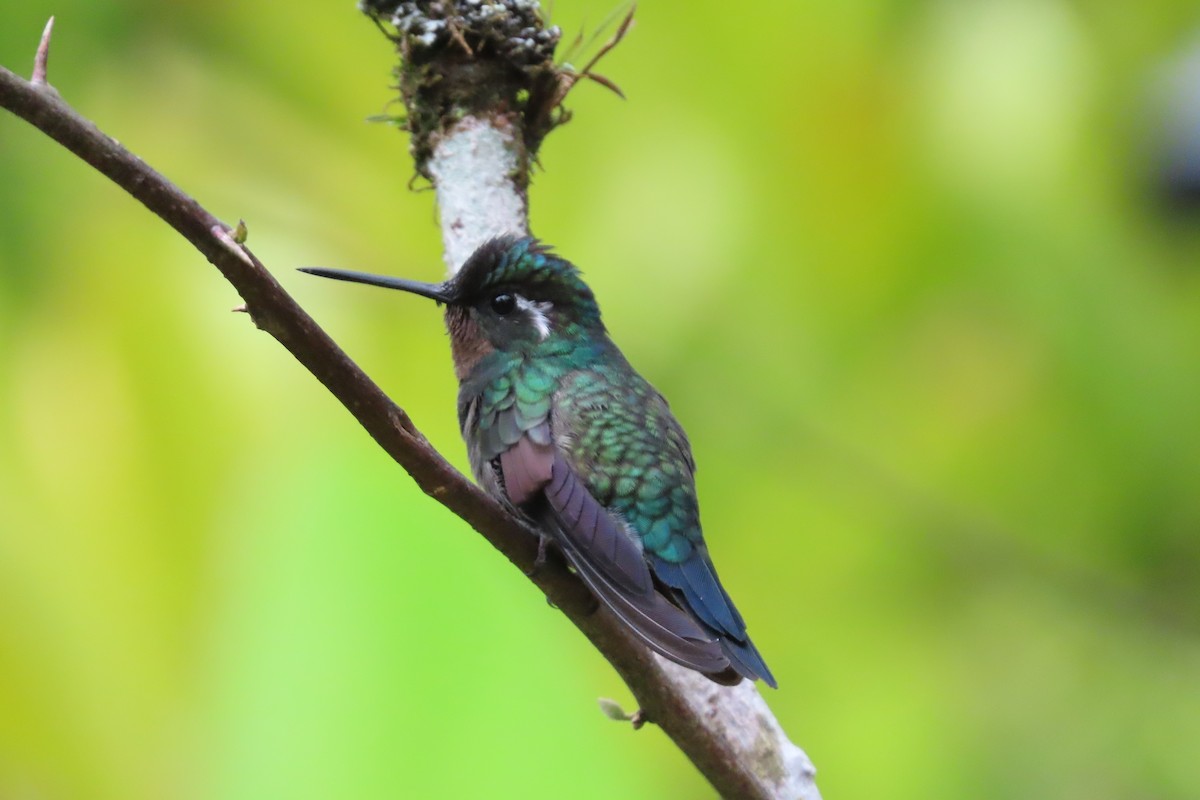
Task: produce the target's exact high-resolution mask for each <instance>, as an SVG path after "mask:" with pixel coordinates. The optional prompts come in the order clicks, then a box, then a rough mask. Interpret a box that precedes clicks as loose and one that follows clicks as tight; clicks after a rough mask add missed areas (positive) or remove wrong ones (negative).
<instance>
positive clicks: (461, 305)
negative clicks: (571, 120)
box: [302, 236, 604, 380]
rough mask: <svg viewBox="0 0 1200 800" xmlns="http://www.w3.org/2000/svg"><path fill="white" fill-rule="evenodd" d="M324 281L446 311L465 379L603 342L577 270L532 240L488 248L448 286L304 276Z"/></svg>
mask: <svg viewBox="0 0 1200 800" xmlns="http://www.w3.org/2000/svg"><path fill="white" fill-rule="evenodd" d="M302 271H303V272H308V273H311V274H313V275H320V276H322V277H325V278H336V279H338V280H345V281H355V282H357V283H367V284H371V285H373V286H384V287H387V288H390V289H400V290H401V291H405V292H411V293H413V294H417V295H421V296H422V297H428V298H431V299H433V300H436V301H437V302H439V303H444V304H445V305H446V325H447V327H448V328H449V330H450V339H451V344H452V346H453V348H454V360H455V363H456V365H457V367H458V369H457V371H458V373H459V379H460V380H461V379H462V378H464V377H465V375H467V374H470V371H471V369H472V368H473V367H474V365H475V364H477V363H478V361H479V359H480V358H482V357H484V356H485V355H487V354H488V353H490V352H492V351H495V350H500V351H504V352H511V351H515V352H532V351H533V350H534V349H536V348H537V347H538V346H539V345H540V344H542V343H543V342H546V341H548V340H550V339H576V338H580V337H586V336H587V335H588V334H603V333H604V325H603V323H602V322H601V321H600V307H599V306H598V305H597V304H596V298H595V297H594V296H593V295H592V290H591V289H589V288H588V285H587V284H586V283H584V282H583V279H582V278H581V277H580V276H579V270H578V269H576V267H575V266H574V265H573V264H571V262H569V261H567V260H565V259H562V258H559V257H557V256H555V255H553V254H552V253H551V252H550V249H549V248H548V247H546V246H545V245H542V244H541V243H540V242H538V241H537V240H536V239H533V238H532V237H528V236H525V237H517V236H498V237H496V238H495V239H491V240H489V241H487V242H485V243H484V244H483V245H481V246H480V247H479V249H478V250H476V251H475V252H474V253H472V254H471V257H470V258H468V259H467V261H466V263H465V264H463V266H462V269H460V270H459V271H458V273H457V274H456V275H455V276H454V277H452V278H450V279H449V280H446V281H443V282H442V283H420V282H417V281H410V280H405V279H403V278H391V277H386V276H381V275H371V274H368V273H363V272H350V271H346V270H333V269H321V268H304V269H303V270H302Z"/></svg>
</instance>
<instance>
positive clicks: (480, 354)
mask: <svg viewBox="0 0 1200 800" xmlns="http://www.w3.org/2000/svg"><path fill="white" fill-rule="evenodd" d="M302 271H303V272H308V273H310V274H313V275H318V276H321V277H325V278H334V279H337V280H343V281H353V282H356V283H365V284H370V285H373V286H383V287H386V288H389V289H399V290H401V291H404V292H409V293H412V294H416V295H420V296H421V297H426V298H430V299H432V300H435V301H437V302H438V303H439V304H440V305H445V308H446V310H445V318H446V327H447V329H448V330H449V333H450V348H451V353H452V355H453V358H454V370H455V375H456V377H457V378H458V383H459V393H458V422H459V427H460V428H461V430H462V435H463V438H464V439H465V441H466V444H467V451H468V455H469V458H470V462H471V469H472V472H473V473H474V475H475V479H476V481H478V483H479V484H480V485H481V486H482V487H483V488H484V489H485V490H486V491H487V492H488V493H489V494H491V495H492V496H494V497H496V498H497V499H499V500H500V501H501V502H502V503H504V504H505V505H506V506H507V507H508V508H509V509H510V510H512V511H514V512H515V513H517V514H520V515H523V516H524V517H525V518H526V519H528V520H530V521H531V522H532V523H533V524H534V525H535V527H536V528H537V529H538V531H539V532H540V534H541V536H542V537H543V538H542V539H541V541H540V542H539V545H540V546H539V558H541V557H542V556H543V555H544V549H543V548H544V546H545V542H546V541H547V540H549V541H550V542H553V543H554V544H555V545H556V546H557V547H558V549H559V550H560V551H561V552H562V554H563V556H564V557H565V558H566V560H567V562H568V563H569V564H570V565H571V567H572V568H573V569H574V571H575V572H576V574H577V575H578V576H579V577H580V578H581V579H582V580H583V582H584V583H585V584H586V585H587V587H588V588H589V589H590V590H591V592H592V593H593V594H594V595H595V597H596V598H597V599H598V600H599V601H600V602H601V603H603V604H604V605H605V606H607V607H608V608H609V609H610V610H611V611H612V612H613V614H615V615H616V616H617V618H618V619H620V620H621V622H623V623H624V624H625V625H626V626H628V628H629V629H630V630H631V631H632V632H633V633H634V634H635V635H636V636H637V637H638V638H639V639H640V640H641V641H642V642H644V643H645V644H646V645H647V646H649V647H650V648H651V649H652V650H654V651H655V652H657V653H660V654H661V655H663V656H665V657H666V658H668V659H670V660H672V661H674V662H676V663H678V664H682V665H683V666H685V667H688V668H691V669H693V670H696V671H698V672H701V673H703V674H705V675H707V676H709V677H710V678H712V679H713V680H716V681H718V682H728V681H729V679H730V678H731V677H732V678H733V680H734V682H737V681H738V680H740V679H741V678H743V677H744V678H748V679H750V680H762V681H763V682H765V683H766V684H768V685H769V686H771V687H773V688H774V687H775V686H776V682H775V678H774V676H772V675H771V671H770V670H769V669H768V668H767V665H766V663H765V662H764V661H763V658H762V656H761V655H760V654H759V652H758V649H757V648H756V647H755V646H754V643H753V642H751V641H750V637H749V636H748V635H747V633H746V624H745V622H744V621H743V619H742V616H741V614H739V613H738V610H737V608H736V607H735V606H734V604H733V601H732V600H731V599H730V598H729V594H728V593H727V592H726V591H725V589H724V587H722V585H721V582H720V580H719V579H718V577H717V571H716V569H715V568H714V567H713V563H712V559H711V558H710V557H709V553H708V547H707V546H706V545H705V542H704V538H703V536H702V534H701V529H700V511H699V506H698V504H697V499H696V485H695V478H694V474H695V471H696V462H695V460H694V459H693V457H692V449H691V445H690V444H689V442H688V438H687V436H686V434H684V432H683V428H682V427H681V426H680V424H679V422H677V421H676V419H675V417H674V415H673V414H672V413H671V410H670V408H669V406H668V405H667V401H666V399H664V398H663V396H662V395H661V394H660V393H659V392H658V391H657V390H656V389H655V388H654V387H653V386H651V385H650V383H649V382H647V381H646V379H645V378H643V377H642V376H641V375H640V374H638V372H637V371H636V370H635V369H634V368H633V367H632V366H630V364H629V362H628V361H627V360H626V359H625V356H624V354H622V352H621V351H620V349H618V348H617V346H616V345H615V344H614V343H613V341H612V339H610V338H609V336H608V332H607V331H606V329H605V327H604V323H603V322H602V321H601V318H600V307H599V305H598V304H597V303H596V298H595V295H593V293H592V290H591V289H590V288H589V287H588V285H587V284H586V283H584V281H583V278H582V277H581V276H580V272H579V269H578V268H576V267H575V266H574V265H573V264H572V263H571V262H569V261H567V260H566V259H563V258H560V257H559V256H557V255H555V254H554V253H553V252H552V251H551V249H550V248H549V247H547V246H545V245H543V244H542V243H540V242H539V241H538V240H536V239H533V238H531V237H518V236H501V237H497V238H494V239H491V240H489V241H487V242H485V243H484V244H483V245H481V246H480V247H479V249H478V250H476V251H475V252H474V253H473V254H472V255H471V256H470V257H469V258H468V259H467V261H466V262H465V263H464V264H463V266H462V269H460V270H459V271H458V273H456V274H455V275H454V276H452V277H451V278H449V279H448V280H446V281H444V282H442V283H421V282H418V281H412V280H406V279H403V278H393V277H388V276H382V275H372V274H369V273H365V272H353V271H349V270H338V269H325V268H314V267H306V268H303V269H302ZM731 670H732V675H731Z"/></svg>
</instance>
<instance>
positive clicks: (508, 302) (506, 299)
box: [492, 292, 517, 317]
mask: <svg viewBox="0 0 1200 800" xmlns="http://www.w3.org/2000/svg"><path fill="white" fill-rule="evenodd" d="M516 307H517V298H515V297H513V296H512V295H511V294H508V293H507V292H501V293H500V294H498V295H496V296H495V297H493V298H492V311H495V312H496V313H497V314H499V315H500V316H502V317H503V316H504V315H505V314H509V313H512V310H513V309H514V308H516Z"/></svg>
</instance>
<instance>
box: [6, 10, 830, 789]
mask: <svg viewBox="0 0 1200 800" xmlns="http://www.w3.org/2000/svg"><path fill="white" fill-rule="evenodd" d="M365 5H366V6H367V8H368V10H369V11H370V5H369V4H365ZM514 5H521V6H522V7H524V8H526V9H527V5H528V4H526V3H519V4H518V3H514ZM50 30H51V25H49V24H48V25H47V27H46V32H45V33H44V35H43V38H42V43H41V45H40V46H39V48H38V56H37V58H36V60H35V70H34V80H33V81H25V80H24V79H22V78H20V77H18V76H17V75H15V74H13V73H12V72H10V71H8V70H7V69H4V68H3V67H0V106H3V107H4V108H6V109H8V110H9V111H11V112H13V113H14V114H16V115H17V116H19V117H21V118H23V119H25V120H26V121H28V122H29V123H30V124H32V125H34V126H35V127H37V128H38V129H40V130H41V131H42V132H44V133H45V134H46V135H47V136H49V137H50V138H52V139H54V140H55V141H57V142H58V143H60V144H61V145H63V146H64V147H65V148H67V149H68V150H70V151H71V152H72V153H74V154H75V155H77V156H79V157H80V158H81V159H83V160H84V161H86V162H87V163H88V164H91V165H92V166H93V167H95V168H96V169H97V170H98V171H100V172H101V173H103V174H104V175H105V176H107V177H108V178H109V179H111V180H112V181H113V182H114V183H116V184H117V185H118V186H120V187H121V188H123V189H124V190H125V191H126V192H128V193H129V194H130V195H132V196H133V197H135V198H136V199H137V200H139V201H140V202H141V203H142V204H143V205H145V206H146V207H147V208H148V209H150V211H152V212H153V213H155V214H156V215H158V216H159V217H160V218H162V219H163V220H164V221H165V222H167V223H168V224H169V225H171V227H173V228H174V229H175V230H176V231H178V232H179V233H180V234H181V235H182V236H183V237H184V238H186V239H187V240H188V241H189V242H191V243H192V245H193V246H194V247H195V248H196V249H197V250H199V251H200V252H201V253H202V254H203V255H204V256H205V257H206V258H207V259H208V260H209V261H210V262H211V263H212V264H213V265H214V266H215V267H216V268H217V269H218V270H220V272H221V274H222V275H224V276H225V278H226V280H228V281H229V282H230V284H232V285H233V287H234V288H235V289H236V290H237V292H238V294H239V295H241V297H242V299H243V300H244V301H245V306H244V307H243V308H241V309H238V310H244V311H246V312H247V313H248V314H249V315H250V317H251V319H252V320H253V321H254V323H255V325H257V326H258V327H259V328H260V329H262V330H264V331H266V332H267V333H269V334H270V335H271V336H272V337H274V338H275V339H276V340H277V341H279V343H280V344H282V345H283V346H284V347H285V348H286V349H287V350H288V352H290V353H291V354H292V355H293V356H294V357H295V358H296V360H298V361H299V362H300V363H301V364H302V365H303V366H304V367H305V368H306V369H307V370H308V371H309V372H311V373H312V374H313V376H315V377H316V378H317V380H319V381H320V382H321V384H322V385H324V386H325V388H326V389H328V390H329V391H330V392H331V393H332V394H333V395H334V396H335V397H336V398H337V399H338V400H339V401H340V402H341V403H342V404H343V405H344V406H345V407H346V409H347V410H348V411H350V413H351V414H352V415H353V416H354V417H355V419H357V420H358V422H359V424H361V425H362V426H363V428H365V429H366V431H367V432H368V433H369V434H370V435H371V437H372V438H374V439H375V441H376V442H377V443H378V444H379V445H380V447H382V448H383V449H384V450H385V451H386V452H387V453H388V454H389V455H390V456H392V458H393V459H395V461H396V462H397V463H398V464H400V465H401V466H402V467H403V468H404V469H405V470H406V471H407V472H408V473H409V474H410V475H411V476H412V477H413V479H414V480H415V481H416V482H417V485H419V486H420V487H421V489H422V490H423V491H425V492H426V493H427V494H428V495H430V496H431V497H433V498H434V499H436V500H437V501H438V502H440V503H442V504H443V505H444V506H446V507H447V508H448V509H450V510H451V511H453V512H454V513H455V514H457V515H458V516H459V517H461V518H462V519H463V520H465V521H466V522H467V523H468V524H470V525H471V526H472V527H473V528H474V529H475V530H477V531H478V532H479V533H481V534H482V535H483V536H484V537H485V538H486V539H487V540H488V541H489V542H490V543H491V544H492V545H493V546H494V547H495V548H496V549H497V550H499V551H500V552H501V553H503V554H504V556H505V557H506V558H508V559H509V561H511V562H512V563H513V564H514V565H515V566H517V567H518V568H519V569H521V570H522V571H523V572H525V573H526V574H527V575H528V574H530V572H532V571H533V570H532V567H533V563H534V559H535V557H536V536H535V535H534V533H533V532H532V531H531V530H530V529H529V528H528V527H526V526H525V525H524V524H523V523H522V522H521V521H520V520H518V519H516V518H515V517H513V516H511V515H509V514H508V513H507V512H506V511H505V510H504V509H503V508H502V507H501V506H500V505H499V504H498V503H497V502H496V501H495V500H493V499H492V498H490V497H489V496H488V495H487V494H485V493H484V492H483V491H482V490H480V489H479V488H477V487H476V486H475V485H474V484H473V483H471V482H470V481H469V480H468V479H466V478H465V477H464V476H463V475H462V474H461V473H459V472H458V471H457V470H455V469H454V467H452V466H451V465H450V464H449V462H447V461H446V460H445V459H444V458H442V456H441V455H440V454H439V453H438V452H437V451H436V450H434V449H433V447H432V446H431V445H430V444H429V442H428V441H427V440H426V439H425V437H424V436H423V435H422V434H421V433H420V431H418V430H417V429H416V427H415V426H414V425H413V423H412V421H411V420H410V419H409V417H408V415H407V414H406V413H405V412H404V410H403V409H401V408H400V407H399V406H397V405H396V404H395V403H393V402H392V401H391V400H390V399H389V398H388V397H387V396H386V395H385V394H384V393H383V392H382V390H380V388H379V387H378V386H377V385H375V383H374V382H372V381H371V379H370V378H368V377H367V376H366V374H364V373H363V371H362V370H361V369H360V368H359V367H358V366H357V365H356V364H355V363H354V362H352V361H351V360H350V359H349V358H348V357H347V356H346V354H345V353H343V352H342V350H341V349H340V348H339V347H338V346H337V344H335V343H334V341H333V340H332V339H330V337H329V336H328V335H327V334H326V333H325V332H324V331H323V330H321V328H320V327H318V326H317V324H316V323H315V322H314V321H313V320H312V318H311V317H309V316H308V314H307V313H305V311H304V310H303V309H302V308H300V306H299V305H297V303H296V302H295V301H294V300H293V299H292V298H291V297H290V296H289V295H288V294H287V292H285V291H284V290H283V287H282V286H280V285H279V283H278V282H277V281H276V280H275V278H274V277H273V276H272V275H271V274H270V273H269V272H268V271H267V270H266V268H265V267H264V266H263V265H262V263H261V262H260V261H259V260H258V259H257V258H256V257H255V256H254V254H253V253H251V252H250V250H249V249H248V248H246V247H245V246H244V245H243V244H242V241H243V239H244V230H242V229H241V228H240V226H239V229H238V230H235V229H231V228H230V227H229V226H227V225H225V224H224V223H222V222H221V221H220V220H218V219H217V218H216V217H214V216H213V215H212V214H210V213H209V212H208V211H206V210H205V209H204V208H203V207H202V206H201V205H200V204H199V203H197V202H196V201H195V200H194V199H192V198H191V197H190V196H188V195H187V194H185V193H184V192H182V191H181V190H180V189H179V188H178V187H176V186H175V185H173V184H172V183H171V182H170V181H168V180H167V179H166V178H164V177H163V176H162V175H161V174H159V173H158V172H156V171H155V170H153V169H152V168H150V167H149V166H148V165H146V164H145V163H144V162H142V161H141V159H139V158H137V157H136V156H134V155H133V154H132V153H130V152H129V151H127V150H125V149H124V148H123V147H121V146H120V145H119V144H118V143H117V142H116V141H115V140H114V139H112V138H110V137H109V136H107V135H105V134H104V133H103V132H101V131H100V130H99V129H98V128H97V127H96V126H95V125H93V124H92V123H91V122H89V121H88V120H87V119H85V118H84V117H82V116H80V115H79V114H78V113H77V112H75V111H74V110H73V109H72V108H71V107H70V106H69V105H68V104H67V103H66V102H64V101H63V100H62V99H61V98H60V97H59V95H58V92H57V91H55V90H54V88H53V87H52V86H51V85H50V84H49V83H48V81H47V75H46V53H47V52H48V49H49V40H50ZM539 30H540V28H539ZM395 38H396V41H397V42H398V43H399V44H400V45H401V49H402V51H403V50H404V48H405V47H411V42H410V41H408V39H407V38H405V37H404V36H399V35H398V36H396V37H395ZM447 38H448V40H450V41H453V42H455V43H456V44H458V45H465V46H460V55H461V58H460V59H459V63H461V64H467V65H471V66H468V67H467V68H468V69H472V68H478V67H479V64H477V63H474V64H473V62H475V61H478V60H479V59H476V54H479V53H481V52H484V53H486V51H487V50H488V48H487V47H486V42H480V41H478V40H477V39H476V40H475V41H474V42H472V40H471V36H470V35H469V32H467V31H464V30H462V29H461V28H455V27H454V26H453V25H451V26H449V32H448V36H447ZM554 38H555V39H556V37H554ZM544 40H545V38H544V39H543V41H544ZM550 50H551V52H552V50H553V46H552V44H551V47H550ZM491 66H492V67H494V65H491ZM475 78H476V79H477V78H479V75H478V74H475ZM559 78H560V74H559V73H558V72H557V71H550V72H545V71H542V72H538V73H537V74H536V75H535V80H534V81H533V84H532V87H533V88H532V91H530V88H529V86H522V87H518V88H519V89H520V90H521V91H525V92H529V94H528V95H527V97H528V103H527V104H526V105H524V106H520V105H518V106H512V105H509V106H507V107H502V106H496V105H494V104H489V103H488V102H481V103H480V104H479V105H477V106H475V107H474V111H473V112H472V113H468V114H460V115H459V116H458V118H457V119H456V120H454V121H453V124H451V125H445V124H444V123H445V120H444V119H443V118H442V117H440V116H438V117H437V118H436V119H435V124H434V126H433V127H432V128H431V129H430V131H429V133H430V134H431V136H430V138H429V139H427V140H426V145H427V146H428V147H427V149H426V150H425V151H424V159H422V157H421V155H422V154H421V153H419V152H418V150H419V146H418V144H419V143H418V144H415V145H414V154H415V155H417V156H418V162H417V163H418V170H419V171H421V172H422V174H426V175H427V177H430V179H431V180H433V181H434V182H435V185H436V187H437V189H438V199H439V203H440V204H441V213H442V225H443V231H444V238H445V241H446V254H447V263H448V264H449V265H450V268H451V270H453V269H455V268H457V266H459V265H461V263H462V261H463V260H465V258H466V255H467V254H469V253H470V252H471V250H472V249H473V248H474V246H475V245H476V244H477V243H478V242H480V241H482V240H484V239H486V238H488V237H490V236H492V235H494V234H496V233H499V232H502V231H506V230H524V229H525V228H526V211H525V209H526V200H525V186H526V182H527V176H528V162H529V158H530V156H529V154H530V153H531V152H535V151H536V147H537V144H538V143H540V140H541V138H542V137H543V136H544V135H545V133H546V132H547V131H548V130H549V127H552V125H553V124H557V122H560V121H562V116H561V114H560V115H559V116H555V113H556V111H555V109H557V107H558V106H557V104H558V102H559V101H561V99H562V94H563V92H561V91H560V87H561V86H562V84H561V83H560V82H559ZM473 80H474V79H471V80H468V81H467V83H468V84H470V83H471V82H472V81H473ZM574 80H577V78H575V79H573V80H572V82H574ZM568 88H569V87H568ZM506 91H507V90H506ZM499 96H500V95H495V94H494V95H491V97H492V99H493V100H495V98H496V97H499ZM514 97H515V96H514ZM406 99H407V98H406ZM547 102H552V103H553V106H552V107H551V108H549V109H547V108H546V106H545V103H547ZM539 103H540V104H541V105H539ZM412 110H413V107H412V106H410V115H411V112H412ZM418 110H419V103H418ZM514 114H516V116H514ZM410 120H411V116H410ZM528 120H534V121H535V129H533V130H531V129H530V128H529V127H527V126H526V124H525V123H526V121H528ZM538 121H540V122H538ZM537 124H540V125H541V127H540V128H539V127H536V126H537ZM414 141H416V140H414ZM484 145H486V146H484ZM481 175H484V176H487V177H486V180H485V181H483V182H482V183H481V182H480V181H479V176H481ZM530 579H531V580H532V581H533V583H535V584H536V585H537V586H538V588H539V589H540V590H541V591H542V592H544V593H545V595H546V597H547V598H548V599H549V600H550V601H551V602H552V603H553V604H554V605H555V606H557V607H558V608H559V609H561V610H562V612H563V613H564V614H566V615H567V617H568V618H569V619H570V620H571V621H572V622H573V623H574V624H575V625H576V627H578V628H579V629H580V631H582V632H583V633H584V635H586V636H587V637H588V639H589V640H590V641H591V642H592V643H593V645H594V646H595V647H596V648H597V649H598V650H599V651H600V653H601V654H602V655H604V657H605V658H607V659H608V661H609V662H610V663H611V664H612V665H613V666H614V667H615V668H616V670H617V671H618V673H619V674H620V675H621V677H622V678H623V679H624V680H625V682H626V683H627V684H628V685H629V688H630V690H631V691H632V692H633V695H634V697H635V698H636V699H637V701H638V703H639V704H640V705H641V712H640V717H641V718H642V719H647V720H649V721H652V722H655V723H656V724H658V725H659V726H661V727H662V728H663V730H664V731H665V732H666V733H667V734H668V735H669V736H670V737H671V738H672V740H674V741H675V743H676V744H677V745H678V746H679V747H680V749H681V750H682V751H683V752H684V753H685V754H686V755H687V756H688V758H689V759H691V761H692V762H693V763H694V764H695V765H696V766H697V768H699V769H700V770H701V772H702V773H703V774H704V775H705V776H706V777H707V778H708V779H709V780H710V781H711V782H712V784H713V786H714V787H715V788H716V789H717V790H718V791H719V792H720V793H721V794H722V795H724V796H726V797H737V798H816V797H819V794H818V793H817V789H816V785H815V783H814V782H813V774H814V770H813V767H812V764H811V762H809V760H808V758H807V757H806V756H805V755H804V753H803V752H802V751H801V750H800V749H799V748H798V747H796V746H795V745H793V744H792V743H791V742H790V741H788V739H787V737H786V736H785V735H784V733H783V730H782V729H781V728H780V726H779V724H778V722H776V721H775V719H774V717H773V716H772V715H771V712H770V710H769V709H768V708H767V706H766V703H765V702H764V701H763V699H762V697H761V696H760V695H759V694H758V691H757V689H756V688H755V686H754V685H753V684H751V683H749V682H742V683H741V684H740V685H738V686H736V687H721V686H718V685H717V684H714V683H712V682H710V681H709V680H708V679H706V678H704V677H703V676H700V675H697V674H696V673H694V672H691V671H689V670H686V669H683V668H681V667H677V666H676V665H674V664H670V663H668V662H665V661H664V660H662V659H660V658H658V657H657V656H655V655H654V654H652V653H651V652H650V651H648V650H647V649H646V648H645V647H644V646H643V645H642V644H641V643H640V642H638V641H637V640H635V639H634V638H633V637H632V636H631V635H630V634H629V633H628V632H627V630H626V629H625V628H624V626H622V625H621V624H620V623H619V622H618V621H617V620H616V619H615V618H614V617H613V616H612V615H611V614H610V613H608V612H607V611H606V610H604V609H598V608H597V605H596V603H595V601H594V600H593V599H592V597H591V596H590V594H589V593H588V591H587V590H586V588H584V587H583V585H582V584H581V583H580V582H579V581H578V580H577V579H576V578H575V577H574V576H573V575H572V574H571V573H570V572H568V571H567V570H566V569H565V568H564V567H563V566H562V565H561V563H560V562H558V561H556V560H553V559H552V560H550V561H548V562H547V563H546V564H545V566H543V567H542V568H541V569H540V570H537V571H536V572H534V573H533V574H532V576H531V578H530Z"/></svg>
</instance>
